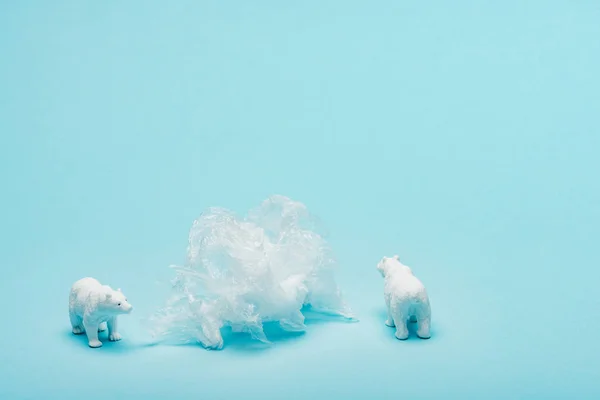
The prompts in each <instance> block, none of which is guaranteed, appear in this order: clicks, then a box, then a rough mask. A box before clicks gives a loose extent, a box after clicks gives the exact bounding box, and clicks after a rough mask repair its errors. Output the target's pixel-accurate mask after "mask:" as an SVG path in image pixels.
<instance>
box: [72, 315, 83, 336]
mask: <svg viewBox="0 0 600 400" xmlns="http://www.w3.org/2000/svg"><path fill="white" fill-rule="evenodd" d="M69 319H70V320H71V327H72V328H73V333H74V334H75V335H81V334H82V333H83V332H84V329H83V321H82V320H81V318H80V317H78V316H77V315H76V314H74V313H70V314H69Z"/></svg>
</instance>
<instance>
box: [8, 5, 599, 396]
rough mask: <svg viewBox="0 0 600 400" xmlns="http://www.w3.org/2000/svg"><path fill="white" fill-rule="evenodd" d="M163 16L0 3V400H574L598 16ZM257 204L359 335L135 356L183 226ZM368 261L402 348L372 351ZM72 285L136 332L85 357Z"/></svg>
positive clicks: (590, 228)
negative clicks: (395, 285)
mask: <svg viewBox="0 0 600 400" xmlns="http://www.w3.org/2000/svg"><path fill="white" fill-rule="evenodd" d="M168 3H169V2H156V1H127V2H117V1H107V2H91V1H58V0H57V1H7V0H4V1H2V2H1V3H0V179H1V190H2V195H1V196H0V205H1V207H0V213H1V214H0V215H1V223H0V246H1V251H0V262H1V268H2V280H1V281H0V304H1V306H2V308H1V309H2V316H3V324H2V327H1V328H0V355H1V357H0V358H2V362H1V363H0V397H2V398H6V399H21V398H28V399H50V398H61V399H75V398H86V399H99V398H102V397H104V396H108V397H109V398H119V399H122V398H131V399H137V398H139V399H142V398H144V399H159V398H163V399H167V398H168V399H188V398H190V399H191V398H201V399H231V398H237V397H239V398H241V396H244V395H248V397H246V398H252V399H254V398H257V399H258V398H260V399H306V398H313V399H326V398H345V399H368V398H373V399H379V398H395V399H399V398H404V399H442V398H456V399H467V398H473V399H475V398H479V399H481V398H498V399H566V398H577V399H592V398H599V397H600V361H599V354H600V345H599V343H600V341H599V340H598V332H599V330H600V296H598V283H599V281H600V272H599V271H600V268H599V262H600V256H599V252H598V250H597V249H598V238H599V237H600V236H599V234H600V184H599V180H598V171H600V161H599V158H598V151H599V150H600V130H599V128H600V112H599V110H600V74H599V71H600V23H599V21H600V2H598V1H533V0H532V1H457V2H445V1H431V2H426V3H423V2H407V1H376V2H359V1H318V2H317V1H307V2H302V3H303V4H300V2H295V3H297V4H294V2H281V1H260V0H259V1H253V2H242V1H237V2H234V1H188V2H184V1H177V2H170V3H172V4H168ZM251 3H252V4H251ZM271 194H283V195H287V196H290V197H292V198H293V199H295V200H299V201H302V202H304V203H305V204H306V205H307V206H308V207H309V209H310V210H312V211H313V212H314V213H315V214H317V215H318V216H320V217H321V219H322V220H323V222H324V223H325V225H326V226H327V228H328V230H329V232H330V235H331V237H330V242H331V244H332V246H333V248H334V250H335V252H336V254H337V256H338V258H339V261H340V271H339V281H340V284H341V285H342V287H343V289H344V291H345V293H346V297H347V299H348V301H349V303H350V304H351V305H352V306H353V307H354V309H355V311H356V313H357V315H358V317H359V318H360V320H361V321H360V322H359V323H356V324H347V323H340V322H335V321H330V322H316V321H314V322H312V323H311V324H310V325H309V327H308V330H307V332H306V333H305V334H304V335H300V336H286V335H280V336H277V335H275V337H273V338H274V340H275V345H274V346H272V347H271V348H267V349H261V348H260V347H258V348H257V347H256V346H255V344H254V343H253V342H251V341H249V340H246V339H245V338H244V337H241V338H240V337H236V338H232V339H231V340H230V341H228V343H227V347H226V348H225V349H224V350H223V351H222V352H208V351H205V350H203V349H202V348H200V347H198V346H183V347H166V346H154V347H148V346H147V343H148V338H147V335H146V330H145V328H144V326H143V325H142V324H141V320H142V318H144V317H146V316H147V315H148V314H149V313H150V312H152V310H153V309H154V307H155V306H156V305H158V304H160V302H161V301H162V300H164V298H163V297H161V296H163V295H164V293H163V289H162V288H161V286H158V285H157V283H156V282H157V281H160V280H161V279H166V278H169V277H170V276H171V275H170V271H169V270H168V268H167V266H168V265H169V264H172V263H180V262H182V261H183V259H184V256H185V248H186V245H187V232H188V229H189V227H190V225H191V223H192V221H193V219H194V218H196V217H197V216H198V215H199V214H200V213H201V212H202V211H203V210H204V209H205V208H206V207H209V206H214V205H216V206H223V207H227V208H231V209H233V210H235V211H238V212H240V213H244V212H245V211H247V210H248V209H249V208H251V207H254V206H256V205H258V204H259V203H260V201H262V200H263V199H264V198H266V197H267V196H269V195H271ZM393 254H399V255H400V257H401V259H402V260H403V261H404V262H405V263H407V264H408V265H410V266H412V267H413V269H414V271H415V273H416V274H417V275H418V276H419V277H420V278H421V279H422V280H423V282H424V283H425V284H426V286H427V287H428V290H429V292H430V296H431V301H432V307H433V337H432V339H431V340H429V341H422V340H418V339H411V340H409V341H407V342H399V341H397V340H395V339H394V337H393V330H391V329H389V328H386V327H385V326H384V325H383V321H384V308H383V300H382V295H381V292H382V280H381V278H380V277H379V275H378V274H377V272H376V270H375V265H376V263H377V261H378V260H379V259H380V258H381V257H382V256H384V255H388V256H391V255H393ZM88 275H90V276H94V277H96V278H98V279H99V280H101V281H102V282H105V283H108V284H110V285H113V286H114V287H121V288H123V290H124V291H125V293H126V294H127V295H128V297H129V298H130V300H131V301H132V302H133V304H134V306H135V307H136V309H135V311H134V314H132V315H130V316H127V317H124V318H122V319H121V327H122V329H121V330H122V333H123V335H124V340H123V341H122V342H120V343H116V344H111V343H107V344H105V346H104V347H103V348H102V349H99V350H92V349H89V348H87V346H86V343H85V341H84V340H83V338H80V337H79V338H78V337H74V336H73V335H71V333H70V327H69V321H68V315H67V297H68V291H69V288H70V285H71V284H72V283H73V282H74V281H75V280H76V279H79V278H81V277H83V276H88Z"/></svg>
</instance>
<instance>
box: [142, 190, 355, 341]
mask: <svg viewBox="0 0 600 400" xmlns="http://www.w3.org/2000/svg"><path fill="white" fill-rule="evenodd" d="M318 225H319V223H318V220H317V219H316V218H315V217H314V216H312V215H311V214H310V213H309V212H308V210H307V208H306V207H305V206H304V205H303V204H302V203H299V202H296V201H292V200H290V199H289V198H287V197H283V196H272V197H270V198H268V199H267V200H265V201H264V202H263V203H262V204H261V205H260V206H259V207H258V208H256V209H254V210H251V211H250V212H249V213H248V215H247V216H246V217H243V218H239V217H237V216H236V215H235V214H233V213H232V212H230V211H228V210H226V209H222V208H210V209H208V210H206V212H204V213H203V214H202V215H200V217H199V218H198V219H197V220H195V221H194V223H193V225H192V228H191V229H190V232H189V243H188V250H187V261H186V263H185V265H183V266H172V267H171V268H172V269H173V271H174V272H175V278H174V279H173V281H172V289H171V297H170V298H169V299H168V301H167V302H166V304H165V306H164V307H162V308H161V309H160V310H158V311H157V312H156V313H155V314H154V315H153V316H152V318H151V321H150V322H151V331H152V334H153V336H154V337H155V339H156V340H158V341H169V342H173V341H174V342H177V343H189V342H195V341H197V342H199V343H201V344H202V345H203V346H205V347H207V348H211V349H221V348H222V347H223V337H222V335H221V328H223V327H225V326H229V327H231V330H232V331H233V332H246V333H248V334H250V335H251V336H252V337H253V338H254V339H256V340H259V341H262V342H265V343H269V340H268V338H267V337H266V335H265V333H264V330H263V324H264V323H266V322H278V323H279V326H280V327H281V328H282V329H284V330H288V331H302V330H304V329H305V325H304V315H303V314H302V309H303V307H307V306H309V307H311V308H312V309H313V310H315V311H321V312H325V313H328V314H335V315H340V316H343V317H345V318H349V319H352V318H353V316H352V312H351V310H350V308H349V307H348V306H347V305H346V303H345V301H344V299H343V298H342V295H341V291H340V289H339V287H338V285H337V283H336V281H335V268H336V261H335V258H334V256H333V253H332V251H331V249H330V247H329V245H328V244H327V242H326V241H325V239H324V238H323V237H322V236H321V235H320V234H319V233H318V232H317V227H318Z"/></svg>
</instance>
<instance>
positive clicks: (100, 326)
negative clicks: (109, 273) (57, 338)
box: [69, 278, 133, 348]
mask: <svg viewBox="0 0 600 400" xmlns="http://www.w3.org/2000/svg"><path fill="white" fill-rule="evenodd" d="M131 310H133V307H132V305H131V304H129V303H128V302H127V298H126V297H125V295H124V294H123V293H122V292H121V289H117V290H113V289H112V288H111V287H110V286H107V285H102V284H101V283H100V282H98V281H97V280H96V279H94V278H83V279H80V280H78V281H77V282H75V283H74V284H73V286H72V287H71V294H70V296H69V318H70V319H71V325H72V327H73V333H74V334H76V335H79V334H82V333H83V332H85V333H86V334H87V338H88V344H89V346H90V347H93V348H95V347H100V346H102V342H100V340H98V332H99V331H100V332H101V331H105V330H106V328H107V327H108V340H110V341H113V342H114V341H117V340H121V335H119V333H118V332H117V316H119V315H121V314H129V313H130V312H131Z"/></svg>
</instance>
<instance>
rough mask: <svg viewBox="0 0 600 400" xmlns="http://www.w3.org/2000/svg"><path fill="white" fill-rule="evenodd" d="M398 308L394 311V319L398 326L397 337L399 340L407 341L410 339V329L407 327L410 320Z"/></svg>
mask: <svg viewBox="0 0 600 400" xmlns="http://www.w3.org/2000/svg"><path fill="white" fill-rule="evenodd" d="M398 308H399V307H396V309H392V317H393V319H394V325H395V326H396V335H395V336H396V339H398V340H406V339H408V327H407V326H406V323H407V320H408V318H407V317H406V315H404V314H403V313H402V312H401V311H400V310H399V309H398Z"/></svg>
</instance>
